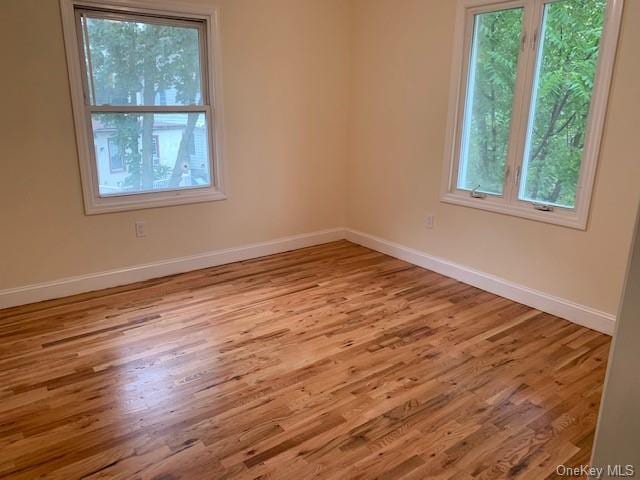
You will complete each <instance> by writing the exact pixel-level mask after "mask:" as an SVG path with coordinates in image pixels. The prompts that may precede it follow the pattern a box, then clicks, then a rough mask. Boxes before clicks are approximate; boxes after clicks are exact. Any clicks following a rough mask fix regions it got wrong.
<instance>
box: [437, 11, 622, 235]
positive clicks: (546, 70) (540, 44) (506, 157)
mask: <svg viewBox="0 0 640 480" xmlns="http://www.w3.org/2000/svg"><path fill="white" fill-rule="evenodd" d="M621 8H622V2H621V1H619V0H609V1H608V2H607V0H514V1H511V0H498V1H497V2H496V1H495V0H490V1H487V0H485V1H482V0H480V1H479V0H460V3H459V9H458V27H457V32H456V42H457V43H456V51H457V52H458V54H459V58H458V59H457V60H455V61H454V67H453V68H454V70H453V78H454V80H455V84H454V88H453V91H452V98H451V109H450V110H451V118H450V128H449V138H448V147H447V157H446V168H445V171H444V178H443V200H444V201H446V202H449V203H455V204H459V205H464V206H470V207H477V208H481V209H485V210H490V211H495V212H499V213H505V214H511V215H516V216H521V217H525V218H530V219H534V220H540V221H545V222H549V223H555V224H559V225H566V226H570V227H574V228H582V229H584V228H586V223H587V217H588V211H589V203H590V197H591V190H592V187H593V182H594V178H595V171H596V162H597V157H598V150H599V144H600V137H601V134H602V126H603V122H604V113H605V109H606V102H607V95H608V89H609V83H610V79H611V72H612V68H613V58H614V55H615V48H616V42H617V36H618V30H619V24H620V17H621Z"/></svg>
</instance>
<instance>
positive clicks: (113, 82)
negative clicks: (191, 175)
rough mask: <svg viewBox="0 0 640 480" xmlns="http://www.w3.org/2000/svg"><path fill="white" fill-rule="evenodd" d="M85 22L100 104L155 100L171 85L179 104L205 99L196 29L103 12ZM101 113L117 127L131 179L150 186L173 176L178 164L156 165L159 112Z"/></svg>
mask: <svg viewBox="0 0 640 480" xmlns="http://www.w3.org/2000/svg"><path fill="white" fill-rule="evenodd" d="M85 28H86V32H87V38H88V39H89V51H90V66H91V72H93V75H91V73H90V74H89V77H90V78H89V84H90V86H91V87H92V96H93V101H94V102H95V104H97V105H105V104H110V105H150V104H151V105H153V104H156V98H157V95H158V94H159V93H160V92H162V91H167V90H169V89H175V93H176V98H175V104H178V105H188V104H196V103H201V88H200V78H199V74H200V65H199V43H198V31H197V30H196V29H194V28H182V27H176V26H167V25H161V24H152V23H138V22H133V21H115V20H107V19H101V18H87V19H85ZM95 119H97V120H99V121H100V122H101V123H102V124H104V125H106V126H108V127H112V128H114V129H115V134H114V137H115V141H116V143H117V144H118V147H119V151H120V152H122V155H123V157H124V158H123V159H124V162H125V164H126V166H127V173H128V176H127V177H126V179H125V185H127V186H130V187H133V188H134V189H150V188H152V186H153V181H154V180H164V179H166V178H168V177H169V176H170V174H171V170H172V169H170V168H166V167H165V168H158V167H154V165H153V161H152V141H153V128H154V115H153V114H143V115H138V114H99V115H95ZM188 134H189V135H193V132H192V130H189V132H188ZM183 136H184V133H183ZM184 141H185V142H187V141H189V139H184ZM179 161H180V159H179V158H176V164H177V163H178V162H179Z"/></svg>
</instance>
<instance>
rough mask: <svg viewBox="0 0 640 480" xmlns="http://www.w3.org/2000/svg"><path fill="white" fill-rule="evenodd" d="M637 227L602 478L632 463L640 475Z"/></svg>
mask: <svg viewBox="0 0 640 480" xmlns="http://www.w3.org/2000/svg"><path fill="white" fill-rule="evenodd" d="M639 219H640V217H639ZM636 228H637V230H636V239H635V243H634V246H633V249H632V257H631V264H630V268H629V272H628V275H627V282H626V287H625V290H624V297H623V300H622V304H621V306H620V315H619V316H618V325H617V331H616V334H615V337H614V341H613V346H612V350H611V355H610V358H609V365H608V371H607V378H606V381H605V389H604V395H603V397H602V404H601V406H600V417H599V419H598V428H597V431H596V438H595V445H594V450H593V459H592V462H591V464H592V465H594V466H596V467H599V468H604V469H605V470H604V471H605V473H607V474H606V475H605V476H603V477H602V478H620V477H619V476H618V477H616V476H615V475H613V474H612V472H608V471H607V466H609V465H610V466H615V465H622V466H623V468H624V466H626V465H632V466H633V467H634V468H635V476H636V477H637V476H638V475H640V448H639V447H638V439H639V438H640V415H639V414H638V406H639V405H640V377H639V376H638V365H640V349H638V344H639V343H640V221H639V222H638V224H637V227H636ZM623 472H624V470H623Z"/></svg>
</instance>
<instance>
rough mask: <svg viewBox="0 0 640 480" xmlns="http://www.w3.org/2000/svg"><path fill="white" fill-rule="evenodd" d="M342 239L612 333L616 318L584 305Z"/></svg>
mask: <svg viewBox="0 0 640 480" xmlns="http://www.w3.org/2000/svg"><path fill="white" fill-rule="evenodd" d="M346 239H347V240H349V241H351V242H353V243H357V244H359V245H362V246H364V247H367V248H371V249H372V250H376V251H378V252H381V253H384V254H387V255H390V256H392V257H395V258H399V259H401V260H404V261H405V262H409V263H412V264H414V265H417V266H419V267H422V268H426V269H427V270H432V271H434V272H437V273H440V274H442V275H446V276H447V277H451V278H455V279H456V280H459V281H461V282H463V283H466V284H469V285H473V286H474V287H478V288H480V289H482V290H485V291H487V292H491V293H495V294H496V295H500V296H501V297H505V298H508V299H510V300H513V301H515V302H518V303H522V304H524V305H527V306H529V307H532V308H535V309H537V310H541V311H543V312H547V313H550V314H552V315H556V316H558V317H562V318H565V319H567V320H569V321H571V322H574V323H577V324H579V325H583V326H585V327H588V328H591V329H593V330H597V331H599V332H602V333H606V334H607V335H612V334H613V329H614V326H615V323H616V317H615V316H614V315H611V314H610V313H606V312H601V311H599V310H595V309H593V308H590V307H587V306H585V305H580V304H577V303H574V302H571V301H569V300H565V299H563V298H559V297H555V296H553V295H550V294H548V293H544V292H540V291H538V290H534V289H532V288H529V287H525V286H524V285H519V284H517V283H513V282H510V281H508V280H505V279H503V278H500V277H496V276H494V275H490V274H488V273H484V272H480V271H478V270H474V269H472V268H468V267H465V266H463V265H459V264H457V263H453V262H450V261H448V260H445V259H442V258H438V257H433V256H431V255H428V254H426V253H424V252H421V251H419V250H415V249H413V248H409V247H405V246H404V245H400V244H397V243H394V242H390V241H388V240H385V239H382V238H379V237H375V236H373V235H369V234H367V233H363V232H358V231H356V230H350V229H347V230H346Z"/></svg>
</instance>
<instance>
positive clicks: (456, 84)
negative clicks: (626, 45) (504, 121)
mask: <svg viewBox="0 0 640 480" xmlns="http://www.w3.org/2000/svg"><path fill="white" fill-rule="evenodd" d="M556 1H562V0H458V5H457V12H456V26H455V37H454V57H453V62H452V67H451V85H452V86H451V92H450V98H449V118H448V122H447V137H446V145H445V161H444V169H443V174H442V185H441V200H442V201H443V202H445V203H449V204H454V205H461V206H466V207H472V208H477V209H481V210H487V211H490V212H496V213H501V214H506V215H511V216H516V217H521V218H526V219H530V220H537V221H541V222H545V223H551V224H555V225H561V226H566V227H570V228H575V229H579V230H586V228H587V222H588V217H589V208H590V203H591V197H592V193H593V187H594V183H595V176H596V170H597V163H598V156H599V153H600V144H601V139H602V134H603V127H604V121H605V116H606V110H607V103H608V97H609V89H610V85H611V78H612V74H613V66H614V61H615V56H616V50H617V43H618V36H619V31H620V23H621V18H622V10H623V2H624V0H607V4H606V7H605V16H604V25H603V32H602V37H601V40H600V48H599V57H598V63H597V67H596V73H595V78H594V88H593V93H592V98H591V105H590V109H589V115H588V118H587V126H586V131H585V145H584V150H583V156H582V164H581V167H580V174H579V177H578V185H577V188H576V204H575V207H574V208H565V207H558V206H554V208H553V210H552V211H541V210H538V209H537V208H536V205H539V204H536V203H534V202H529V201H524V200H520V199H519V198H518V193H519V188H520V182H521V179H520V172H521V171H522V169H523V164H524V161H525V158H524V150H525V143H526V132H527V128H528V124H529V115H530V109H531V107H532V98H533V85H534V82H535V74H536V61H537V57H538V51H539V45H540V36H541V35H540V29H541V28H542V20H543V15H544V8H545V6H546V5H547V4H550V3H554V2H556ZM518 7H522V8H523V9H524V11H523V15H524V16H523V31H522V37H521V39H520V41H521V48H520V55H519V59H518V71H517V75H516V84H515V91H514V100H513V108H512V122H511V128H510V137H509V143H508V153H507V160H506V166H505V180H504V188H503V194H502V195H492V194H487V195H486V196H485V197H483V198H474V197H472V196H471V192H469V191H468V190H462V189H459V188H458V174H459V170H460V169H459V166H460V160H461V158H460V150H461V145H462V134H463V122H464V114H465V108H466V97H467V83H468V72H469V69H470V59H471V53H472V52H471V47H472V44H473V33H474V17H475V15H477V14H479V13H487V12H493V11H497V10H504V9H508V8H518Z"/></svg>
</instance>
